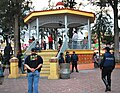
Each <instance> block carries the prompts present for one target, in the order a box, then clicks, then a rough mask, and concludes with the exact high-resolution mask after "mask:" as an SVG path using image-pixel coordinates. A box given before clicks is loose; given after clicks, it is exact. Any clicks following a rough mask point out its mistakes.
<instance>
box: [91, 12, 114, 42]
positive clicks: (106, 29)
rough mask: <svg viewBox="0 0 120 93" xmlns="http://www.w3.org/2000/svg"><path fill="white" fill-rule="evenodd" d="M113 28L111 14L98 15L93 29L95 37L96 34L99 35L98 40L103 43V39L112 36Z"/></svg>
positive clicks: (101, 13) (102, 13) (100, 13)
mask: <svg viewBox="0 0 120 93" xmlns="http://www.w3.org/2000/svg"><path fill="white" fill-rule="evenodd" d="M112 28H113V24H112V18H111V16H110V15H109V14H107V13H106V12H103V11H101V12H99V13H98V14H96V22H95V24H94V26H93V27H92V34H93V36H94V34H97V38H98V39H100V40H101V41H103V38H104V37H105V36H112ZM104 39H105V38H104ZM104 41H106V40H104ZM104 43H107V42H104Z"/></svg>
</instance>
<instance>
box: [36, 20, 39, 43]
mask: <svg viewBox="0 0 120 93" xmlns="http://www.w3.org/2000/svg"><path fill="white" fill-rule="evenodd" d="M36 31H37V40H38V41H39V19H38V18H36Z"/></svg>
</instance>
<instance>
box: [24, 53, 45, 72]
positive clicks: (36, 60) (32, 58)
mask: <svg viewBox="0 0 120 93" xmlns="http://www.w3.org/2000/svg"><path fill="white" fill-rule="evenodd" d="M25 64H27V65H28V66H29V67H30V68H37V67H38V65H39V64H43V59H42V57H41V56H39V55H37V54H31V55H28V56H27V58H26V59H25ZM40 70H41V68H39V69H38V71H39V72H40ZM27 72H31V71H30V70H29V69H27Z"/></svg>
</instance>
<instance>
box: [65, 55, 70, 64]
mask: <svg viewBox="0 0 120 93" xmlns="http://www.w3.org/2000/svg"><path fill="white" fill-rule="evenodd" d="M65 61H66V63H70V61H71V58H70V55H68V54H66V55H65Z"/></svg>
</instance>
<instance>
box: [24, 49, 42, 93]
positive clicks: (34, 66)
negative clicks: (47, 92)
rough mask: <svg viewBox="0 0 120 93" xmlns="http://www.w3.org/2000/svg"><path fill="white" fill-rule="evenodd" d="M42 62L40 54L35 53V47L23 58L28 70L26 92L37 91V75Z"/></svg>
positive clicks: (35, 92) (32, 92) (33, 92)
mask: <svg viewBox="0 0 120 93" xmlns="http://www.w3.org/2000/svg"><path fill="white" fill-rule="evenodd" d="M42 64H43V59H42V57H41V56H39V55H37V54H36V49H35V48H32V49H31V54H30V55H28V56H27V57H26V59H25V67H26V68H27V72H28V93H38V84H39V75H40V70H41V67H42Z"/></svg>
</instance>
